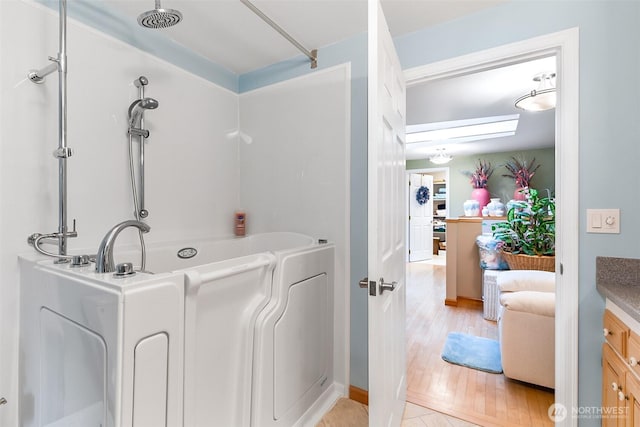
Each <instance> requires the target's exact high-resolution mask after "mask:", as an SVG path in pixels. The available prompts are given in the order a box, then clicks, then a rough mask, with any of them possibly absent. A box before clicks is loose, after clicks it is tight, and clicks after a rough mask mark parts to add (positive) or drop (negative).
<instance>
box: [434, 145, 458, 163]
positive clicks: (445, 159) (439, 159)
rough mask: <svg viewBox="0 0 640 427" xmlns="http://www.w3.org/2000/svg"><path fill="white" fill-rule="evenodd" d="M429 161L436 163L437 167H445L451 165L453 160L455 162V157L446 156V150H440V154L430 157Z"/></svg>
mask: <svg viewBox="0 0 640 427" xmlns="http://www.w3.org/2000/svg"><path fill="white" fill-rule="evenodd" d="M429 160H430V161H431V163H435V164H436V165H444V164H445V163H449V162H450V161H451V160H453V157H451V156H450V155H449V154H445V153H444V148H439V149H438V154H436V155H435V156H431V157H429Z"/></svg>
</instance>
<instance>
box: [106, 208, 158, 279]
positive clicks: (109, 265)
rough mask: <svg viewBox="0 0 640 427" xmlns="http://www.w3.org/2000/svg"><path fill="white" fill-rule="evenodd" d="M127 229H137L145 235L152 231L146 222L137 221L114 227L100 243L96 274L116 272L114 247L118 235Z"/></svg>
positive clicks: (125, 222) (122, 223) (124, 222)
mask: <svg viewBox="0 0 640 427" xmlns="http://www.w3.org/2000/svg"><path fill="white" fill-rule="evenodd" d="M127 227H136V228H138V229H140V230H142V231H143V232H144V233H147V232H148V231H149V230H151V227H149V226H148V225H147V224H145V223H144V222H141V221H135V220H129V221H123V222H121V223H120V224H116V225H115V226H113V228H111V230H109V232H108V233H107V234H106V235H105V236H104V238H103V239H102V242H101V243H100V248H99V249H98V254H97V255H96V273H113V272H114V271H116V266H115V262H114V260H113V246H114V244H115V242H116V237H118V234H120V232H121V231H122V230H124V229H125V228H127Z"/></svg>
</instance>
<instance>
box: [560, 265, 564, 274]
mask: <svg viewBox="0 0 640 427" xmlns="http://www.w3.org/2000/svg"><path fill="white" fill-rule="evenodd" d="M563 273H564V265H562V263H560V275H562V274H563Z"/></svg>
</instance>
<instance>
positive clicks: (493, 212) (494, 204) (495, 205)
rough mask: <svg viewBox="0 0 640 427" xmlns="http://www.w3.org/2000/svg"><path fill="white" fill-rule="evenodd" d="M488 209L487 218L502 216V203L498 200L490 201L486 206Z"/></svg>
mask: <svg viewBox="0 0 640 427" xmlns="http://www.w3.org/2000/svg"><path fill="white" fill-rule="evenodd" d="M487 208H489V216H504V214H505V212H504V203H502V202H501V201H500V199H491V201H490V202H489V204H488V205H487Z"/></svg>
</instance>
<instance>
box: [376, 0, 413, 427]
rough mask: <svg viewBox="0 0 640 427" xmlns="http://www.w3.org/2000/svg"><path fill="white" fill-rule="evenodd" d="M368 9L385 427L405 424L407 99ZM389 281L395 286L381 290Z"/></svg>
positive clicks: (392, 55) (381, 27)
mask: <svg viewBox="0 0 640 427" xmlns="http://www.w3.org/2000/svg"><path fill="white" fill-rule="evenodd" d="M368 10H369V13H368V16H369V28H368V30H369V34H368V37H369V40H368V43H369V49H368V53H369V81H368V98H369V99H368V109H369V110H368V133H369V142H368V155H369V159H368V175H369V176H368V187H369V188H368V199H369V200H368V209H369V215H368V218H369V223H368V238H369V242H368V265H369V266H368V279H369V284H370V286H369V297H368V298H369V304H368V308H369V425H370V426H376V427H381V426H399V425H400V422H401V420H402V413H403V411H404V405H405V400H406V388H407V385H406V384H407V382H406V361H405V311H406V307H405V293H406V292H405V233H406V229H405V227H406V219H407V199H406V195H407V192H406V187H405V186H406V176H405V154H404V152H405V145H404V144H405V142H404V138H405V137H404V125H405V103H406V102H405V83H404V76H403V74H402V69H401V67H400V61H399V60H398V56H397V55H396V52H395V49H394V46H393V41H392V40H391V35H390V34H389V30H388V28H387V24H386V21H385V19H384V14H383V12H382V7H381V6H380V3H379V1H378V0H368ZM382 281H384V283H388V284H389V285H385V287H387V286H388V287H389V288H391V287H392V286H393V287H394V290H393V291H391V290H384V292H381V289H380V288H381V283H379V282H382ZM371 282H373V283H374V285H371ZM394 282H395V284H394V285H392V283H394ZM372 294H375V296H374V295H372Z"/></svg>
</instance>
